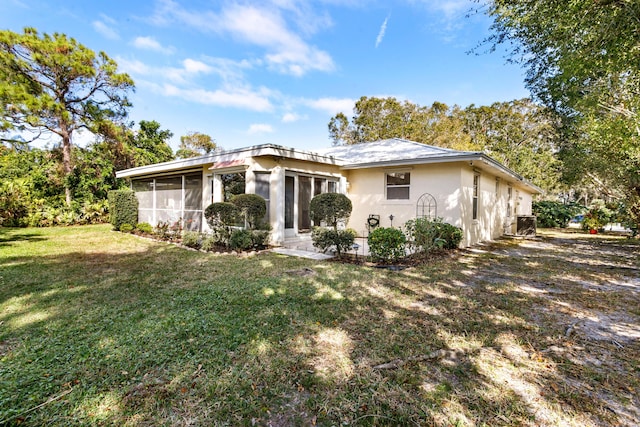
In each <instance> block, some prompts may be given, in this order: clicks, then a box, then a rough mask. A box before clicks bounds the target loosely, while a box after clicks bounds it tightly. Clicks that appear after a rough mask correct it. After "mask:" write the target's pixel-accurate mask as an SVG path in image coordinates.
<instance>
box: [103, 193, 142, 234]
mask: <svg viewBox="0 0 640 427" xmlns="http://www.w3.org/2000/svg"><path fill="white" fill-rule="evenodd" d="M108 199H109V220H110V222H111V225H112V226H113V229H114V230H120V226H121V225H122V224H131V225H132V226H135V225H136V224H138V199H136V195H135V193H134V192H133V191H131V190H111V191H109V194H108Z"/></svg>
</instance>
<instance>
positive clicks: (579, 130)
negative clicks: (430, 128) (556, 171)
mask: <svg viewBox="0 0 640 427" xmlns="http://www.w3.org/2000/svg"><path fill="white" fill-rule="evenodd" d="M487 13H488V15H489V16H490V17H492V18H493V20H494V22H493V25H492V29H493V35H492V36H490V37H489V38H488V39H487V40H485V43H486V44H488V45H490V47H491V49H495V47H496V46H498V45H505V44H506V45H507V46H508V48H509V49H510V50H509V59H510V60H511V61H514V62H517V63H520V64H522V66H523V67H524V68H525V69H526V79H525V83H526V85H527V87H528V88H529V89H530V90H531V92H532V94H533V95H534V96H535V97H536V98H537V99H539V100H540V101H542V102H543V103H544V104H546V105H547V106H549V107H550V108H552V109H554V110H555V111H556V112H557V113H558V114H559V115H560V116H561V118H562V128H561V130H562V131H563V132H564V133H565V135H566V144H565V145H564V146H563V147H562V149H561V156H563V158H566V159H570V160H571V161H570V162H565V165H566V166H567V167H568V170H567V172H568V173H567V176H570V177H571V178H572V179H574V180H575V181H574V182H573V183H579V181H580V180H585V179H586V180H588V181H589V183H590V184H591V185H598V186H599V187H600V188H602V189H603V190H606V191H607V192H609V193H619V194H622V195H623V197H624V198H625V200H626V203H627V206H628V209H629V213H630V214H631V215H632V216H634V217H635V220H636V222H637V223H638V224H640V116H639V112H640V97H639V96H638V94H639V93H640V68H639V67H638V64H640V49H638V45H639V44H640V2H638V1H633V0H594V1H573V2H559V1H553V0H538V1H533V0H496V1H493V2H490V3H489V6H488V8H487Z"/></svg>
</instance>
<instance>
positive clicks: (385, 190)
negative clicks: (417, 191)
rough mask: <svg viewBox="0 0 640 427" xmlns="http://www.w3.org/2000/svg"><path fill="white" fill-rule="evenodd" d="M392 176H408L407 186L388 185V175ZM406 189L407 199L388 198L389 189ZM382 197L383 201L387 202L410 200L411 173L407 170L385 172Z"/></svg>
mask: <svg viewBox="0 0 640 427" xmlns="http://www.w3.org/2000/svg"><path fill="white" fill-rule="evenodd" d="M392 174H405V175H409V176H408V181H409V183H408V184H391V185H390V184H389V180H388V178H389V175H392ZM390 187H391V188H407V189H408V190H409V191H408V193H407V197H406V198H404V197H403V198H393V199H391V198H389V188H390ZM384 196H385V199H386V200H387V201H404V200H411V171H409V170H395V171H386V172H385V173H384Z"/></svg>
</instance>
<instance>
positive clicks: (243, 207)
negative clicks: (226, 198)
mask: <svg viewBox="0 0 640 427" xmlns="http://www.w3.org/2000/svg"><path fill="white" fill-rule="evenodd" d="M231 203H233V204H234V205H235V206H236V207H237V208H238V209H239V210H240V216H241V218H243V219H244V221H245V222H246V223H247V225H248V226H249V228H250V229H252V230H253V229H255V228H257V225H258V224H259V223H260V222H262V221H263V219H264V216H265V215H266V213H267V202H266V201H265V200H264V199H263V198H262V197H260V196H258V195H257V194H238V195H236V196H233V197H232V198H231Z"/></svg>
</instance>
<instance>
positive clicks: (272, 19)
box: [150, 0, 335, 76]
mask: <svg viewBox="0 0 640 427" xmlns="http://www.w3.org/2000/svg"><path fill="white" fill-rule="evenodd" d="M280 3H281V4H272V5H270V7H265V6H258V5H251V4H237V3H232V4H228V5H225V6H223V8H222V9H221V10H220V11H212V10H208V11H189V10H186V9H184V8H183V7H182V6H181V5H179V4H178V3H176V2H174V1H172V0H163V1H161V2H160V3H159V7H158V9H157V10H156V11H155V14H154V15H153V16H152V18H151V19H150V20H151V21H152V22H153V23H155V24H158V25H168V24H170V23H178V24H181V25H186V26H188V27H191V28H194V29H196V30H198V31H201V32H204V33H217V34H221V35H228V36H231V37H233V38H235V39H237V40H238V41H240V42H244V43H248V44H252V45H255V46H259V47H261V48H263V49H264V50H265V53H264V60H265V62H266V64H267V65H268V67H269V68H271V69H273V70H275V71H278V72H281V73H284V74H290V75H294V76H302V75H304V74H306V73H308V72H310V71H325V72H328V71H332V70H334V69H335V64H334V62H333V59H332V58H331V55H329V53H327V52H325V51H323V50H321V49H319V48H317V47H315V46H313V45H311V44H309V43H307V42H306V41H305V40H304V39H303V37H302V36H301V35H300V34H298V33H296V32H295V31H293V30H292V29H291V26H290V25H289V23H288V21H287V19H286V17H285V14H284V11H291V10H294V11H295V13H293V14H292V15H293V16H296V17H297V18H296V22H297V23H298V25H297V26H298V27H304V28H305V29H306V30H305V31H306V32H311V31H312V30H314V29H315V28H312V27H310V26H309V25H303V24H302V23H303V22H305V19H304V18H305V17H302V16H300V15H301V14H302V9H300V8H296V7H293V6H292V5H293V4H294V3H292V2H280ZM285 6H286V7H285ZM306 18H307V19H308V17H306ZM325 25H328V24H325ZM305 31H303V32H305Z"/></svg>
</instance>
